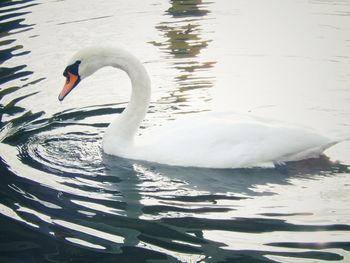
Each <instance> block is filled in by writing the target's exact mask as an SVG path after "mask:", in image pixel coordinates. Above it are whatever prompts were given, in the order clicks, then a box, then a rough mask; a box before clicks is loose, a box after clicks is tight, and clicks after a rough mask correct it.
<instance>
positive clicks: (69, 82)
mask: <svg viewBox="0 0 350 263" xmlns="http://www.w3.org/2000/svg"><path fill="white" fill-rule="evenodd" d="M79 82H80V78H79V76H77V75H74V74H72V73H70V72H68V73H67V79H66V83H65V84H64V87H63V89H62V91H61V93H60V95H59V96H58V100H59V101H62V100H63V99H64V98H65V97H66V96H67V95H68V94H69V92H71V91H72V89H74V88H75V87H76V86H77V85H78V83H79Z"/></svg>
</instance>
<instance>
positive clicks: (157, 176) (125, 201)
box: [0, 0, 350, 262]
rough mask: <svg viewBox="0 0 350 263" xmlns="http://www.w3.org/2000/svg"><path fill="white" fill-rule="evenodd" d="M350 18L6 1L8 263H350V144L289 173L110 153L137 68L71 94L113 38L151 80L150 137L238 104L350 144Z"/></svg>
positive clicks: (317, 7)
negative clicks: (71, 63)
mask: <svg viewBox="0 0 350 263" xmlns="http://www.w3.org/2000/svg"><path fill="white" fill-rule="evenodd" d="M349 13H350V1H344V0H343V1H319V0H314V1H288V0H283V1H274V0H267V1H258V0H248V1H230V2H227V1H211V2H210V1H208V2H206V1H200V0H186V1H175V0H173V1H131V2H130V1H128V2H125V1H103V2H99V3H96V1H90V0H88V1H44V2H38V1H35V0H32V1H31V0H23V1H5V2H2V3H1V5H0V32H1V34H0V61H1V67H0V84H1V91H0V98H1V102H0V109H1V111H0V127H1V128H0V140H1V143H0V153H1V159H0V175H1V184H0V236H1V239H0V261H1V262H325V261H334V262H347V261H349V260H350V253H349V250H350V240H349V236H350V235H349V234H350V209H349V206H348V204H349V202H350V194H349V193H350V179H349V178H350V177H349V176H350V173H349V164H350V150H349V149H350V147H349V146H350V144H349V143H348V142H344V143H341V144H339V145H337V146H335V147H333V148H332V149H330V150H328V151H327V155H328V156H329V158H330V159H327V158H320V159H317V160H308V161H303V162H296V163H289V164H287V165H283V166H279V167H276V168H274V169H263V168H257V169H236V170H230V169H197V168H182V167H171V166H163V165H158V164H152V163H145V162H139V161H130V160H125V159H121V158H117V157H111V156H107V155H104V154H103V152H102V150H101V141H102V136H103V132H104V130H105V128H106V127H107V125H108V123H109V122H110V121H111V119H112V118H113V116H114V115H116V114H119V113H121V112H122V111H123V109H124V108H125V105H126V103H127V101H128V98H129V95H130V83H129V81H128V78H127V76H126V75H125V74H124V73H121V72H118V71H115V70H113V69H103V70H101V71H99V72H97V73H96V74H95V75H93V76H92V77H91V78H89V79H86V80H84V82H83V83H81V84H80V87H79V88H78V89H76V90H74V91H73V92H72V94H70V95H69V96H68V97H67V98H66V99H65V101H64V102H63V103H59V102H58V100H57V96H58V93H59V91H60V89H61V87H62V85H63V82H64V79H63V77H62V72H63V69H64V68H65V66H66V61H67V60H68V59H69V57H70V56H71V54H72V53H73V52H75V51H76V50H78V49H80V48H81V47H83V46H90V45H97V44H101V43H103V44H105V45H110V46H115V45H118V46H124V47H127V48H128V49H129V50H130V51H132V52H133V53H134V54H135V55H136V56H138V57H139V58H140V60H141V61H142V62H144V64H145V66H146V68H147V70H148V72H149V73H150V75H151V79H152V86H153V95H152V102H151V107H150V110H149V114H148V115H147V118H146V120H145V121H144V123H143V124H142V128H143V129H145V128H148V127H150V126H154V125H160V124H162V123H164V122H169V121H171V120H173V119H176V118H178V117H179V116H181V115H183V114H193V113H196V112H201V111H208V110H234V111H238V112H244V113H248V114H254V115H259V116H264V117H273V118H277V119H281V120H284V121H289V122H292V123H298V124H300V125H305V126H309V127H312V128H314V129H316V130H318V131H320V132H322V133H324V134H330V135H348V134H350V126H349V119H348V116H349V114H350V107H349V100H350V90H349V82H350V74H349V69H350V68H349V65H350V57H349V55H348V54H350V37H349V36H350V34H349V33H350V32H349V31H350V16H349ZM141 132H142V130H141ZM184 154H186V153H184ZM336 160H338V161H339V162H336Z"/></svg>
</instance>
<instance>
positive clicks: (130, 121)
mask: <svg viewBox="0 0 350 263" xmlns="http://www.w3.org/2000/svg"><path fill="white" fill-rule="evenodd" d="M98 53H99V54H98V55H96V57H95V59H94V64H95V67H96V68H95V69H92V70H97V69H99V68H102V67H105V66H112V67H115V68H119V69H121V70H123V71H125V72H126V73H127V74H128V76H129V78H130V80H131V85H132V93H131V98H130V101H129V103H128V106H127V107H126V108H125V110H124V111H123V113H122V114H120V115H119V116H118V117H117V118H116V119H115V120H114V121H113V122H112V123H111V124H110V125H109V126H108V128H107V130H106V132H105V134H104V138H103V150H104V151H105V152H106V153H111V154H115V153H116V152H117V151H118V149H117V148H119V149H121V148H124V147H127V146H130V144H132V143H133V139H134V137H135V135H136V133H137V131H138V128H139V127H140V124H141V122H142V120H143V119H144V117H145V115H146V112H147V110H148V106H149V102H150V97H151V84H150V79H149V77H148V74H147V72H146V69H145V68H144V66H143V65H142V64H141V62H140V61H139V60H138V59H137V58H136V57H134V56H133V55H132V54H130V53H128V52H126V51H124V50H120V49H104V50H100V51H99V52H98ZM123 150H124V151H125V149H123Z"/></svg>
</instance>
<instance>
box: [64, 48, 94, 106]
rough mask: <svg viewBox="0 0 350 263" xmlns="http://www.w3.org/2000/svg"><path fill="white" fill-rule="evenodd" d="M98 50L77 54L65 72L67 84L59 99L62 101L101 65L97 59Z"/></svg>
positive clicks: (90, 49)
mask: <svg viewBox="0 0 350 263" xmlns="http://www.w3.org/2000/svg"><path fill="white" fill-rule="evenodd" d="M96 53H97V50H95V49H92V48H86V49H83V50H81V51H79V52H78V53H77V54H75V55H74V56H73V57H72V58H71V59H70V60H69V62H68V65H67V67H66V68H65V70H64V71H63V76H64V77H65V78H66V81H65V84H64V86H63V89H62V91H61V93H60V94H59V96H58V99H59V100H60V101H62V100H63V99H64V98H65V97H66V96H67V95H68V94H69V93H70V92H71V91H72V90H73V89H74V88H75V87H76V86H77V85H78V84H79V82H80V81H81V80H83V79H84V78H86V77H88V76H90V75H91V74H93V73H94V72H95V71H96V70H97V69H98V68H99V67H100V65H99V64H98V63H97V59H96Z"/></svg>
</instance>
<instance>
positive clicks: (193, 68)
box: [152, 0, 216, 107]
mask: <svg viewBox="0 0 350 263" xmlns="http://www.w3.org/2000/svg"><path fill="white" fill-rule="evenodd" d="M170 4H171V7H170V8H169V9H168V10H166V14H167V15H168V16H169V17H170V19H169V20H168V21H165V22H161V23H159V25H157V27H156V28H157V30H159V31H160V32H161V34H162V37H163V38H164V41H162V42H152V43H153V44H154V45H156V46H158V47H159V48H160V50H161V51H162V52H163V53H164V54H165V58H166V59H168V60H169V61H170V63H171V64H172V67H173V68H174V69H176V70H177V71H178V75H177V76H176V78H175V81H174V83H175V84H176V85H177V86H178V88H177V89H173V90H174V91H173V92H170V94H169V97H165V98H162V100H163V101H171V102H172V104H175V105H177V106H178V107H184V103H185V102H186V101H187V100H189V98H190V96H189V94H188V92H189V91H191V90H196V89H199V90H201V91H202V92H204V95H199V94H197V95H199V97H201V98H200V99H203V100H209V99H210V98H208V97H207V94H205V91H206V90H207V89H208V88H211V87H212V86H213V85H214V83H213V82H214V80H215V78H214V77H210V69H211V68H212V67H213V66H214V65H215V63H216V62H215V61H208V60H205V59H201V58H200V57H199V55H200V54H201V52H202V51H204V50H205V49H206V48H207V47H208V45H209V43H210V42H211V41H212V40H211V39H208V36H207V35H206V33H203V31H204V30H205V29H203V26H202V22H203V20H205V19H209V18H207V15H208V14H209V13H210V11H209V10H208V6H207V5H209V4H210V3H204V2H203V1H201V0H186V1H177V0H173V1H170ZM203 73H205V75H204V74H203Z"/></svg>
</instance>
